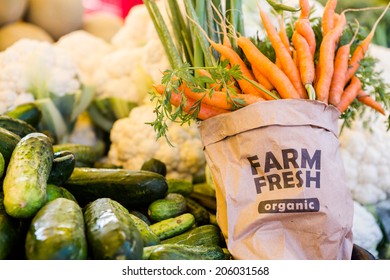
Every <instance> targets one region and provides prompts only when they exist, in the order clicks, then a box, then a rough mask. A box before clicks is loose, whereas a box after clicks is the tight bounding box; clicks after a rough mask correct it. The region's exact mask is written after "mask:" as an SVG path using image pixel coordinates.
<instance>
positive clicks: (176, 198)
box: [148, 193, 187, 222]
mask: <svg viewBox="0 0 390 280" xmlns="http://www.w3.org/2000/svg"><path fill="white" fill-rule="evenodd" d="M186 210H187V205H186V200H185V198H184V196H182V195H181V194H178V193H169V194H167V196H166V197H165V198H162V199H157V200H155V201H153V202H152V203H151V204H150V205H149V207H148V215H149V218H150V219H151V220H152V221H155V222H159V221H162V220H166V219H169V218H173V217H176V216H179V215H181V214H183V213H184V212H186Z"/></svg>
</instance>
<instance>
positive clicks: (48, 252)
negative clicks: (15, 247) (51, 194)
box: [25, 198, 87, 260]
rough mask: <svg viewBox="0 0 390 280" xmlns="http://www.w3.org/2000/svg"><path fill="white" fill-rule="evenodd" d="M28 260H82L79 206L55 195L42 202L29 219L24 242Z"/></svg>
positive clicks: (83, 241) (83, 240)
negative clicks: (52, 198) (40, 206)
mask: <svg viewBox="0 0 390 280" xmlns="http://www.w3.org/2000/svg"><path fill="white" fill-rule="evenodd" d="M25 251H26V257H27V259H29V260H83V259H86V258H87V239H86V235H85V226H84V217H83V212H82V210H81V208H80V207H79V206H78V204H77V203H76V202H74V201H72V200H69V199H66V198H57V199H55V200H53V201H50V202H49V203H47V204H45V205H44V206H43V207H42V208H41V209H40V210H39V211H38V213H37V214H36V215H35V216H34V218H33V219H32V221H31V225H30V227H29V230H28V232H27V236H26V242H25Z"/></svg>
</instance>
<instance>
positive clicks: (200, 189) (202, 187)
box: [193, 183, 215, 197]
mask: <svg viewBox="0 0 390 280" xmlns="http://www.w3.org/2000/svg"><path fill="white" fill-rule="evenodd" d="M193 191H194V192H196V193H199V194H201V195H207V196H211V197H215V189H214V188H212V187H211V186H210V185H209V184H208V183H199V184H194V190H193Z"/></svg>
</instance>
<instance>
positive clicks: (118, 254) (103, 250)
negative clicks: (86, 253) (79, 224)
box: [84, 198, 144, 260]
mask: <svg viewBox="0 0 390 280" xmlns="http://www.w3.org/2000/svg"><path fill="white" fill-rule="evenodd" d="M84 218H85V225H86V234H87V241H88V245H89V248H91V253H92V256H93V258H94V259H99V260H138V259H142V252H143V246H144V245H143V240H142V236H141V233H140V231H139V230H138V228H137V227H136V225H135V223H134V221H133V219H132V217H131V216H130V214H129V212H128V210H127V209H126V208H124V207H123V206H122V205H121V204H120V203H118V202H116V201H115V200H112V199H109V198H100V199H97V200H95V201H93V202H91V203H89V204H88V205H87V206H86V207H85V211H84Z"/></svg>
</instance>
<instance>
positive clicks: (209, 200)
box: [189, 192, 217, 212]
mask: <svg viewBox="0 0 390 280" xmlns="http://www.w3.org/2000/svg"><path fill="white" fill-rule="evenodd" d="M189 197H190V198H192V199H194V200H195V201H196V202H198V203H199V204H200V205H202V206H203V207H205V208H206V209H207V210H210V211H213V212H215V211H216V210H217V201H216V198H215V197H214V196H209V195H204V194H201V193H197V192H192V193H191V195H190V196H189Z"/></svg>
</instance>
